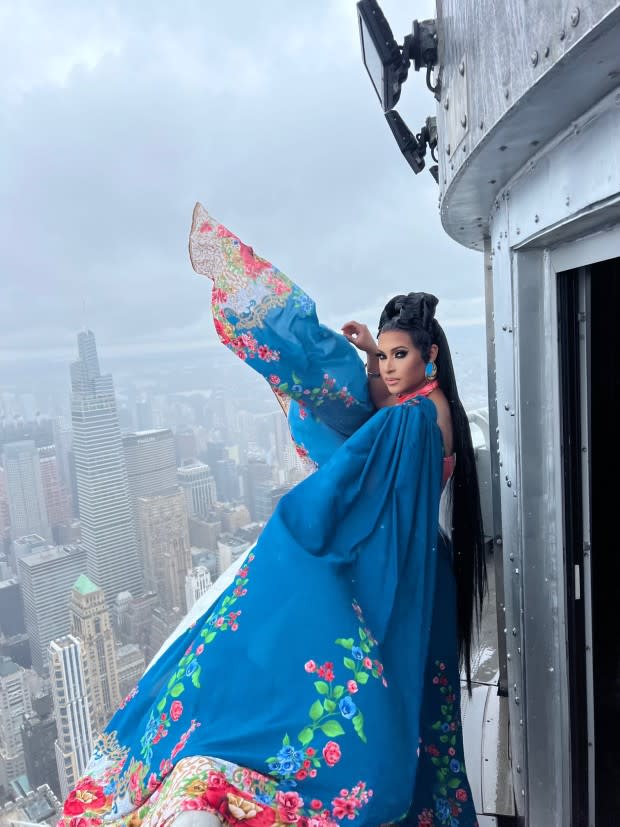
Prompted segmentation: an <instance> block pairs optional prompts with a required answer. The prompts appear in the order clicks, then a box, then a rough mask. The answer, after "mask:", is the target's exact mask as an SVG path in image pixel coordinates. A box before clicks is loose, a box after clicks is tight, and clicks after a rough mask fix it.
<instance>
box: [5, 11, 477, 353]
mask: <svg viewBox="0 0 620 827" xmlns="http://www.w3.org/2000/svg"><path fill="white" fill-rule="evenodd" d="M428 5H430V4H428ZM390 6H391V7H390ZM397 6H398V4H396V3H391V4H389V3H384V4H383V7H384V10H385V11H386V14H387V15H388V17H389V18H390V19H392V17H391V15H394V20H393V28H394V31H395V33H396V32H398V37H399V39H401V40H402V36H403V35H404V34H405V33H406V32H407V31H408V30H409V28H410V25H411V21H408V22H407V21H406V20H403V18H402V15H403V12H402V10H401V9H397ZM417 11H418V13H419V16H420V17H422V16H424V15H423V12H424V11H425V10H424V9H418V10H417ZM426 11H427V14H428V12H429V11H430V8H429V9H428V10H426ZM2 15H3V18H2V20H1V23H2V28H3V31H4V32H5V38H6V43H3V44H2V49H0V54H1V55H2V58H1V59H0V78H1V80H0V103H1V104H2V107H1V109H2V114H0V118H1V119H2V120H1V122H0V126H1V127H2V138H1V139H0V140H1V142H2V150H1V156H2V158H3V161H4V163H3V167H4V168H3V170H2V175H1V176H0V178H1V183H0V187H1V191H2V192H1V194H2V198H1V199H0V200H1V206H0V211H1V214H0V221H1V222H2V226H3V228H4V230H5V232H3V234H2V240H1V241H0V259H1V260H2V262H3V277H2V283H1V285H0V307H1V309H0V330H1V331H2V332H1V333H0V338H1V340H2V348H3V349H4V352H5V356H6V354H9V356H10V358H20V356H21V355H24V354H26V353H29V354H30V355H31V356H32V355H33V354H36V353H40V354H44V353H45V352H49V351H50V350H52V349H53V350H55V351H56V352H64V349H67V350H68V349H69V348H72V347H73V342H74V341H75V339H74V336H75V332H76V331H77V330H78V329H79V328H81V327H82V326H83V325H84V324H85V323H86V324H88V326H90V327H91V328H92V329H93V330H95V332H96V333H97V337H98V341H99V342H100V343H101V345H102V346H106V347H109V348H115V349H120V350H123V349H125V350H130V349H132V348H134V349H135V350H137V351H139V350H141V349H144V350H152V349H153V348H156V347H160V348H161V349H162V350H165V349H169V350H174V349H178V348H182V347H186V346H187V345H188V343H195V344H196V346H198V344H199V343H200V342H201V340H203V339H204V342H205V343H209V342H211V343H212V342H213V341H214V340H213V333H212V330H211V325H210V323H209V321H208V319H207V311H208V305H209V285H208V284H205V283H204V282H201V280H200V279H199V278H197V277H196V276H195V275H194V274H193V272H192V270H191V267H190V265H189V260H188V256H187V235H188V230H189V222H190V217H191V211H192V208H193V205H194V202H195V201H196V200H201V201H203V203H205V205H206V206H207V207H208V209H209V210H210V211H211V212H212V214H213V215H214V216H215V217H216V218H218V220H220V221H222V222H224V223H226V224H228V225H229V226H230V227H231V229H233V230H234V231H235V232H236V233H238V234H239V235H240V236H241V237H242V238H243V239H245V240H247V241H248V242H249V243H251V244H252V246H253V247H254V248H255V250H256V251H257V252H259V253H260V254H262V255H264V256H265V257H267V258H269V259H270V260H272V261H273V262H274V263H276V264H277V265H278V266H279V267H280V268H281V269H283V270H284V271H285V272H286V273H287V274H288V275H289V276H291V277H292V278H294V279H296V280H298V281H300V283H301V284H302V285H303V286H304V287H305V289H306V290H308V292H310V293H311V294H312V295H313V296H314V297H315V298H316V300H317V305H318V307H319V310H320V311H321V312H323V314H324V315H328V316H329V318H330V320H331V319H333V320H334V323H335V322H336V320H340V323H342V322H343V321H346V319H347V318H349V317H351V315H352V311H353V310H354V309H355V308H362V309H363V308H369V309H368V317H369V318H371V316H372V318H373V319H374V318H375V317H376V316H377V314H378V312H379V311H380V309H381V306H382V302H383V300H384V297H385V296H387V297H389V296H390V295H392V294H394V293H397V292H404V291H408V290H416V289H426V290H429V291H432V292H434V293H436V294H437V295H438V296H439V297H440V302H441V304H440V307H441V308H442V309H443V308H448V307H451V306H452V305H453V310H452V311H451V313H452V314H453V316H454V318H459V317H460V318H462V319H465V318H467V319H474V318H478V316H479V311H480V300H481V296H482V261H481V257H480V256H479V255H477V254H475V253H471V252H469V251H465V250H463V249H462V248H460V247H458V245H456V244H455V243H454V242H452V241H450V240H449V239H448V238H447V237H446V236H445V234H444V233H443V231H442V229H441V226H440V222H439V217H438V210H437V188H436V185H435V184H434V182H433V180H432V178H431V176H430V175H429V174H428V173H426V172H424V173H423V174H422V175H420V176H417V177H414V176H413V174H412V173H411V171H410V169H409V167H408V166H407V164H406V162H405V161H404V159H403V158H402V157H401V155H400V153H399V151H398V149H397V147H396V144H395V143H394V141H393V138H392V136H391V133H390V132H389V129H388V128H387V125H386V124H385V123H384V119H383V116H382V114H381V112H380V109H379V107H378V103H377V100H376V97H375V95H374V92H373V91H372V88H371V86H370V83H369V81H368V78H367V76H366V73H365V71H364V68H363V65H362V63H361V58H360V50H359V43H358V39H357V21H356V14H355V4H354V3H353V2H345V0H337V1H336V0H334V2H327V0H323V2H317V3H314V4H291V3H287V2H284V0H270V2H266V3H262V4H255V3H250V2H237V3H228V4H219V5H218V6H217V8H214V6H213V4H206V3H199V2H194V0H185V2H180V3H176V4H170V3H164V2H155V3H149V4H141V3H138V2H133V3H120V2H117V3H114V2H109V3H98V4H75V3H71V2H68V1H67V2H58V3H54V4H48V3H46V2H44V0H40V2H34V0H24V2H22V3H19V4H13V5H12V6H11V7H10V8H8V9H7V8H4V9H3V11H2ZM397 15H400V17H398V16H397ZM399 110H400V111H401V114H402V115H403V116H404V117H405V118H406V120H407V121H408V122H409V123H410V126H411V127H412V128H414V127H415V129H416V130H417V129H418V128H419V127H420V126H421V124H422V123H423V122H424V119H425V117H426V116H427V115H428V114H431V113H432V112H433V111H434V101H433V99H432V97H431V95H430V94H429V93H428V91H427V90H426V88H425V85H424V79H423V78H422V77H421V76H420V75H416V74H415V73H413V72H412V74H411V76H410V78H409V80H408V82H407V85H406V86H405V89H404V91H403V97H402V103H401V105H400V106H399ZM472 299H474V300H475V301H476V302H478V304H477V305H476V306H475V308H472V306H471V304H468V302H471V300H472ZM371 307H374V308H375V309H374V311H373V313H372V314H371V312H370V308H371Z"/></svg>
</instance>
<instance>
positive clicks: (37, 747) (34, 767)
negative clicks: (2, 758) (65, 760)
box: [21, 695, 60, 796]
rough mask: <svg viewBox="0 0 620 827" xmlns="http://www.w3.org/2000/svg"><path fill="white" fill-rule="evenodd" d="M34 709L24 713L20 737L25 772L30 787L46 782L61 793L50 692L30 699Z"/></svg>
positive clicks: (55, 730)
mask: <svg viewBox="0 0 620 827" xmlns="http://www.w3.org/2000/svg"><path fill="white" fill-rule="evenodd" d="M32 708H33V711H32V712H31V713H29V714H26V715H24V719H23V721H22V725H21V739H22V747H23V750H24V762H25V765H26V776H27V777H28V782H29V784H30V786H31V787H32V788H33V789H37V787H41V786H42V785H43V784H49V786H50V787H51V788H52V790H53V791H54V793H55V794H56V795H57V796H58V795H60V783H59V781H58V767H57V766H56V756H55V747H54V745H55V743H56V738H57V728H56V720H55V718H54V713H53V707H52V698H51V695H44V696H43V697H42V698H33V699H32Z"/></svg>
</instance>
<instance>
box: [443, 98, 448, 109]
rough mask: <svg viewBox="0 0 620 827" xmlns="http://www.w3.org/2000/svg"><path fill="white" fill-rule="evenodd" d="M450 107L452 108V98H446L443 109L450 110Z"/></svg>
mask: <svg viewBox="0 0 620 827" xmlns="http://www.w3.org/2000/svg"><path fill="white" fill-rule="evenodd" d="M449 107H450V98H446V99H445V101H444V102H443V108H444V109H445V110H448V108H449Z"/></svg>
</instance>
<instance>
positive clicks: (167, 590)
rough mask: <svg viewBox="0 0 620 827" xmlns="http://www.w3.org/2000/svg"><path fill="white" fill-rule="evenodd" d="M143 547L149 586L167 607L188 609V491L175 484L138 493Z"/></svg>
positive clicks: (163, 605)
mask: <svg viewBox="0 0 620 827" xmlns="http://www.w3.org/2000/svg"><path fill="white" fill-rule="evenodd" d="M136 511H137V514H138V525H139V526H140V547H141V549H142V553H143V556H144V574H145V580H146V588H147V589H150V590H152V591H156V592H157V594H158V595H159V597H160V602H161V605H162V607H163V608H164V609H167V610H169V609H173V608H175V607H179V608H181V609H183V610H184V609H185V575H186V574H187V572H188V571H189V570H190V569H191V567H192V558H191V551H190V542H189V526H188V522H187V510H186V501H185V495H184V493H183V491H182V489H180V488H178V487H175V488H172V489H170V490H168V491H164V492H161V493H159V494H154V495H153V496H150V497H138V500H137V510H136Z"/></svg>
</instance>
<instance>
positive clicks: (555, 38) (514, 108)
mask: <svg viewBox="0 0 620 827" xmlns="http://www.w3.org/2000/svg"><path fill="white" fill-rule="evenodd" d="M437 21H438V33H439V64H440V65H439V77H440V80H441V98H440V102H439V105H438V107H437V126H438V134H439V172H440V181H439V183H440V197H441V216H442V222H443V225H444V227H445V229H446V232H447V233H448V234H449V235H450V236H452V237H453V238H455V239H456V240H457V241H459V242H460V243H462V244H465V245H467V246H470V247H473V248H474V249H479V250H482V249H483V239H484V237H485V235H487V233H488V217H489V214H490V213H491V210H492V205H493V202H494V200H495V199H496V197H497V193H498V192H500V191H501V190H502V188H503V187H504V186H505V184H506V183H507V182H508V180H509V179H510V178H511V177H512V176H513V175H515V174H517V172H518V171H519V170H520V169H521V168H522V167H523V166H524V165H525V164H526V163H527V162H528V161H529V160H530V158H531V157H532V155H533V154H534V153H535V152H537V151H538V149H539V148H540V147H542V146H544V145H545V144H547V143H548V142H549V141H551V140H553V138H554V136H555V135H557V134H558V133H559V132H560V131H562V130H563V129H565V128H566V127H567V126H568V125H569V124H570V122H571V120H573V119H575V118H577V117H579V115H581V113H583V112H584V111H586V110H587V109H589V108H590V106H592V104H593V103H595V102H596V101H597V100H599V99H600V98H602V97H603V96H604V95H605V94H607V93H608V92H609V91H611V90H612V89H613V88H615V87H616V86H617V84H618V78H620V48H619V46H618V43H619V32H620V3H618V2H613V1H612V0H588V3H584V2H580V0H577V2H568V3H567V2H562V3H559V2H557V0H505V2H497V0H438V1H437Z"/></svg>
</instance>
